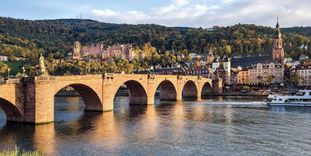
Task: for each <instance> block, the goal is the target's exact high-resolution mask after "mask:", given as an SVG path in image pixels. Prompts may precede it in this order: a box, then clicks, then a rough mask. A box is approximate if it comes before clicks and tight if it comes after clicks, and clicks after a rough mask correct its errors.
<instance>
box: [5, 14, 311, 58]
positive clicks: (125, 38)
mask: <svg viewBox="0 0 311 156" xmlns="http://www.w3.org/2000/svg"><path fill="white" fill-rule="evenodd" d="M281 24H282V23H281ZM274 31H275V30H274V28H271V27H264V26H257V25H251V24H237V25H234V26H230V27H229V26H228V27H214V28H211V29H203V28H189V27H165V26H160V25H154V24H139V25H131V24H111V23H103V22H98V21H93V20H87V19H57V20H34V21H33V20H23V19H13V18H5V17H0V55H8V56H23V57H37V56H38V54H39V53H42V52H43V51H44V53H45V55H50V56H52V57H54V58H59V57H64V56H66V54H67V53H69V52H71V50H72V44H73V42H74V41H76V40H79V41H80V42H81V43H82V44H83V45H85V44H89V43H94V42H103V43H104V45H111V44H114V43H131V44H133V45H134V46H139V47H141V46H143V45H144V44H145V43H148V42H150V43H151V44H152V46H154V47H156V48H157V49H158V50H160V52H161V53H163V52H165V51H167V50H174V51H180V50H187V51H188V52H194V53H199V54H206V53H208V52H209V50H213V51H214V52H215V53H217V54H218V55H222V54H223V53H224V49H225V47H226V46H227V45H229V46H231V49H232V55H234V56H237V55H239V56H250V55H270V54H271V47H272V37H273V34H274ZM282 31H283V39H284V47H285V51H286V55H287V56H291V57H294V58H298V57H299V56H300V55H301V54H306V55H309V56H310V55H311V49H310V48H309V47H311V27H294V28H284V29H282Z"/></svg>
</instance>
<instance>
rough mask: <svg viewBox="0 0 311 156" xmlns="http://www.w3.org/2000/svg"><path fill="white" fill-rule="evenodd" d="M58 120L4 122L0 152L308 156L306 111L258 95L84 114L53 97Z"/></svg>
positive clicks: (121, 100)
mask: <svg viewBox="0 0 311 156" xmlns="http://www.w3.org/2000/svg"><path fill="white" fill-rule="evenodd" d="M55 101H56V106H55V109H56V110H55V123H51V124H45V125H38V126H33V125H21V124H13V123H6V119H5V114H4V113H3V112H1V113H0V149H8V148H13V147H14V146H15V145H17V146H18V147H20V148H21V149H24V150H38V151H41V152H43V153H45V154H46V155H75V156H78V155H142V156H144V155H157V156H158V155H263V156H266V155H299V156H300V155H311V108H287V107H267V106H265V105H264V104H263V103H262V102H261V101H262V99H260V98H246V97H244V98H243V97H234V98H233V97H231V98H230V97H228V98H222V97H218V98H213V99H208V100H200V101H183V102H159V101H157V102H156V104H155V105H151V106H143V105H138V106H129V105H128V98H127V97H117V98H116V99H115V107H114V111H113V112H105V113H84V111H83V101H82V100H81V99H80V98H79V97H67V98H64V97H57V98H55Z"/></svg>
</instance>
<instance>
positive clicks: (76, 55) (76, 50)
mask: <svg viewBox="0 0 311 156" xmlns="http://www.w3.org/2000/svg"><path fill="white" fill-rule="evenodd" d="M80 57H81V44H80V42H79V41H75V42H74V44H73V53H72V59H74V60H78V59H80Z"/></svg>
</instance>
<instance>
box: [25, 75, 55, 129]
mask: <svg viewBox="0 0 311 156" xmlns="http://www.w3.org/2000/svg"><path fill="white" fill-rule="evenodd" d="M24 83H25V93H24V94H25V106H24V121H25V122H27V123H33V124H42V123H49V122H53V121H54V93H53V91H54V90H53V89H54V88H53V84H54V81H53V79H50V78H49V77H32V78H27V79H24Z"/></svg>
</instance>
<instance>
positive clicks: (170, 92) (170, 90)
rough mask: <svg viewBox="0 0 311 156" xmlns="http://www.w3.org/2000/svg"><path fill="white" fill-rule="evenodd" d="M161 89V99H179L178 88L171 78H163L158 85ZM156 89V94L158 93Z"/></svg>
mask: <svg viewBox="0 0 311 156" xmlns="http://www.w3.org/2000/svg"><path fill="white" fill-rule="evenodd" d="M157 89H159V95H160V100H165V101H176V99H177V88H176V86H175V85H174V84H173V83H172V82H171V81H170V80H163V81H161V82H160V83H159V85H158V86H157V87H156V90H157ZM156 90H155V91H154V95H155V94H156Z"/></svg>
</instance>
